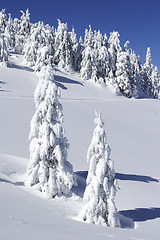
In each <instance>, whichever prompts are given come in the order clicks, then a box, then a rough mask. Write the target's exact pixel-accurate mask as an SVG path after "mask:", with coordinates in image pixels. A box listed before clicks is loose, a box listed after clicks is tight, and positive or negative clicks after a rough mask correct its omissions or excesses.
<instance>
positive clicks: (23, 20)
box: [14, 9, 31, 53]
mask: <svg viewBox="0 0 160 240" xmlns="http://www.w3.org/2000/svg"><path fill="white" fill-rule="evenodd" d="M21 13H22V15H21V17H20V20H19V19H14V29H15V51H16V52H17V53H22V52H23V48H24V45H25V43H26V41H27V39H28V37H29V34H30V29H31V23H30V13H29V10H28V9H27V10H26V12H23V11H21Z"/></svg>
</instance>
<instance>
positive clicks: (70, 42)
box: [0, 9, 160, 99]
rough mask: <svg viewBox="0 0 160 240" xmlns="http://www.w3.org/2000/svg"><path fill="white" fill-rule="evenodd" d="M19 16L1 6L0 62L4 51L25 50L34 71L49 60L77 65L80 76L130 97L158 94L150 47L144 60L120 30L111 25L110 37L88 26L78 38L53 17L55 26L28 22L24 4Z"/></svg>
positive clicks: (5, 54)
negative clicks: (121, 34)
mask: <svg viewBox="0 0 160 240" xmlns="http://www.w3.org/2000/svg"><path fill="white" fill-rule="evenodd" d="M21 14H22V15H21V17H20V19H18V18H15V19H12V17H11V14H9V15H8V16H7V14H6V12H5V9H2V11H1V12H0V62H1V63H2V64H4V65H7V64H9V63H8V59H9V52H10V51H15V52H16V53H19V54H24V59H25V60H24V64H25V65H27V66H30V67H32V68H33V69H34V70H35V72H37V73H39V72H41V71H42V69H43V67H44V66H47V65H48V64H52V65H57V66H58V67H60V68H63V69H65V70H66V71H69V72H72V71H77V72H79V75H80V77H81V78H82V79H84V80H90V79H92V80H93V81H95V82H97V83H100V84H102V83H104V84H106V85H111V86H113V87H114V89H115V91H116V92H117V93H121V94H123V95H124V96H125V97H128V98H131V97H134V98H156V99H159V98H160V74H159V72H158V68H157V67H156V66H153V64H152V57H151V49H150V48H147V53H146V62H145V63H144V65H142V63H141V61H140V57H139V56H137V55H136V53H135V52H134V51H133V50H132V49H129V48H128V44H129V41H127V42H126V43H125V44H124V46H123V47H122V46H121V44H120V35H119V33H118V32H116V31H113V32H111V33H110V36H109V38H108V37H107V35H106V34H104V35H102V33H101V32H100V30H98V31H93V30H92V28H91V26H89V28H88V29H86V30H85V34H84V41H83V40H82V37H80V39H79V40H77V36H76V32H75V29H74V28H72V31H68V26H67V23H62V22H61V21H60V20H58V27H57V28H54V27H53V26H50V25H49V24H46V25H45V24H44V23H43V22H37V23H31V21H30V13H29V10H28V9H27V10H26V11H25V12H23V11H21Z"/></svg>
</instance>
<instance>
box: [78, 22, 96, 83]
mask: <svg viewBox="0 0 160 240" xmlns="http://www.w3.org/2000/svg"><path fill="white" fill-rule="evenodd" d="M84 46H85V48H84V50H83V52H82V62H81V69H80V77H82V78H83V79H84V80H89V79H93V80H94V81H96V80H97V66H96V55H95V50H94V34H93V32H92V29H91V26H89V30H88V29H86V31H85V40H84Z"/></svg>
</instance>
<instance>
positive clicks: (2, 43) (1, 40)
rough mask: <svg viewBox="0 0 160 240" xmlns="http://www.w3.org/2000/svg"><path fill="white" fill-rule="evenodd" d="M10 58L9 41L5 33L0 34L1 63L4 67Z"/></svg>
mask: <svg viewBox="0 0 160 240" xmlns="http://www.w3.org/2000/svg"><path fill="white" fill-rule="evenodd" d="M8 58H9V52H8V49H7V41H6V38H5V36H4V34H3V33H1V34H0V63H1V64H2V65H3V66H7V64H8Z"/></svg>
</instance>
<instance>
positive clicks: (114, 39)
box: [108, 31, 122, 87]
mask: <svg viewBox="0 0 160 240" xmlns="http://www.w3.org/2000/svg"><path fill="white" fill-rule="evenodd" d="M119 36H120V35H119V33H118V32H115V31H113V32H111V33H110V37H109V40H108V52H109V57H110V60H109V64H110V65H109V74H108V75H109V81H110V84H112V85H113V86H115V87H116V84H115V72H116V62H117V55H118V53H119V52H121V51H122V49H121V46H120V40H119Z"/></svg>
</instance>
